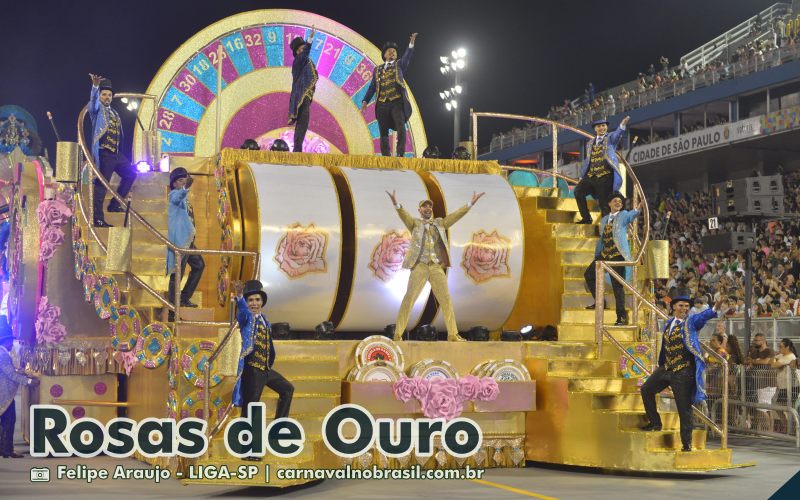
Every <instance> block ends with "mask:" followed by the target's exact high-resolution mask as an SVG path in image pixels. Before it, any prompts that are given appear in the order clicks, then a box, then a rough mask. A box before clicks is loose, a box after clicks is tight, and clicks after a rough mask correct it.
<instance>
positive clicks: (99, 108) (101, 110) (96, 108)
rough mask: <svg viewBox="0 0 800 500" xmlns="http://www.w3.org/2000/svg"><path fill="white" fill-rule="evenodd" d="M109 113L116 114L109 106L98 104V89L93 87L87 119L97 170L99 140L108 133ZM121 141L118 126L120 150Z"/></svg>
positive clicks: (121, 135)
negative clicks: (89, 122)
mask: <svg viewBox="0 0 800 500" xmlns="http://www.w3.org/2000/svg"><path fill="white" fill-rule="evenodd" d="M111 113H116V111H114V110H113V109H111V106H103V104H102V103H101V102H100V87H96V86H94V85H93V86H92V92H91V93H90V94H89V118H90V119H91V120H92V158H94V162H95V164H96V165H97V168H100V139H102V138H103V136H104V135H106V132H107V131H108V123H109V122H110V121H111ZM120 122H121V120H120ZM122 140H123V133H122V127H121V126H120V128H119V148H122Z"/></svg>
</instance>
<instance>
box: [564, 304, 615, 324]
mask: <svg viewBox="0 0 800 500" xmlns="http://www.w3.org/2000/svg"><path fill="white" fill-rule="evenodd" d="M594 314H595V311H593V310H589V309H584V308H581V309H561V322H562V323H585V324H591V325H594V323H595V315H594ZM616 320H617V313H616V312H615V311H614V310H613V309H606V310H604V311H603V321H604V323H603V324H605V325H606V326H611V325H613V324H614V322H615V321H616Z"/></svg>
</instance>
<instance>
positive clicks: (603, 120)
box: [592, 118, 608, 128]
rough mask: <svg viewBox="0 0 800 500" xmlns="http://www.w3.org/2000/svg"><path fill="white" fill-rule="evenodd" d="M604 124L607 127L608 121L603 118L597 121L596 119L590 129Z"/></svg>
mask: <svg viewBox="0 0 800 500" xmlns="http://www.w3.org/2000/svg"><path fill="white" fill-rule="evenodd" d="M604 123H605V124H606V125H608V120H607V119H605V118H599V119H597V120H595V121H593V122H592V128H595V127H596V126H598V125H602V124H604Z"/></svg>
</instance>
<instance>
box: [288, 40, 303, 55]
mask: <svg viewBox="0 0 800 500" xmlns="http://www.w3.org/2000/svg"><path fill="white" fill-rule="evenodd" d="M305 43H306V41H305V40H303V37H301V36H296V37H294V40H292V43H290V44H289V47H291V48H292V54H297V49H298V48H299V47H300V46H301V45H305Z"/></svg>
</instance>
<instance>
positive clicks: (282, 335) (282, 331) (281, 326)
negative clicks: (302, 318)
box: [272, 323, 292, 340]
mask: <svg viewBox="0 0 800 500" xmlns="http://www.w3.org/2000/svg"><path fill="white" fill-rule="evenodd" d="M291 337H292V327H291V326H289V323H272V338H275V339H279V340H285V339H289V338H291Z"/></svg>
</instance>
